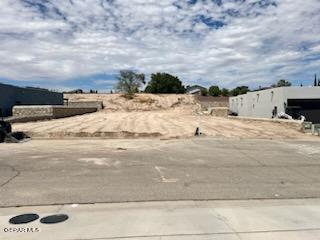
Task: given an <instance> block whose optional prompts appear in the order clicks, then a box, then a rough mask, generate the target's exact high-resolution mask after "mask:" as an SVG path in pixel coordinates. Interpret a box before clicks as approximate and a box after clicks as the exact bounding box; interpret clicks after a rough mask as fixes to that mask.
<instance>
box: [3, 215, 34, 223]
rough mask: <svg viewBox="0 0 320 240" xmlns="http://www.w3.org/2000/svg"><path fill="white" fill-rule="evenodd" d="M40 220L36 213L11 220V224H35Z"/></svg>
mask: <svg viewBox="0 0 320 240" xmlns="http://www.w3.org/2000/svg"><path fill="white" fill-rule="evenodd" d="M38 218H39V215H38V214H34V213H28V214H22V215H18V216H15V217H13V218H10V220H9V223H11V224H25V223H29V222H33V221H35V220H37V219H38Z"/></svg>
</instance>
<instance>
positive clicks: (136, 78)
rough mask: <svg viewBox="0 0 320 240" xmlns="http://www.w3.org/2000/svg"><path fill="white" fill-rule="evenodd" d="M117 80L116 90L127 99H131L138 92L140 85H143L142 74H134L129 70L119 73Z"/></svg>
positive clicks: (143, 77)
mask: <svg viewBox="0 0 320 240" xmlns="http://www.w3.org/2000/svg"><path fill="white" fill-rule="evenodd" d="M117 79H118V84H117V89H118V90H119V91H120V92H123V93H125V95H126V96H128V97H129V98H132V97H133V96H134V94H135V93H136V92H138V91H139V88H140V87H141V86H142V84H145V76H144V74H143V73H141V74H140V73H135V72H134V71H131V70H122V71H120V74H119V76H118V77H117Z"/></svg>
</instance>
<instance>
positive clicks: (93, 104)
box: [67, 101, 104, 110]
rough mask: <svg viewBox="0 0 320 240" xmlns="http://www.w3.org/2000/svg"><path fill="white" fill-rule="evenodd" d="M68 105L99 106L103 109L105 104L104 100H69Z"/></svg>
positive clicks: (98, 107)
mask: <svg viewBox="0 0 320 240" xmlns="http://www.w3.org/2000/svg"><path fill="white" fill-rule="evenodd" d="M67 106H69V107H82V108H92V107H93V108H97V109H98V110H101V109H102V108H103V107H104V106H103V102H102V101H82V102H80V101H79V102H68V104H67Z"/></svg>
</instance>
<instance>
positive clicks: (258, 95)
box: [257, 93, 260, 102]
mask: <svg viewBox="0 0 320 240" xmlns="http://www.w3.org/2000/svg"><path fill="white" fill-rule="evenodd" d="M259 97H260V94H259V93H258V94H257V102H259Z"/></svg>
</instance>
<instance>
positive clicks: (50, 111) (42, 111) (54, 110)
mask: <svg viewBox="0 0 320 240" xmlns="http://www.w3.org/2000/svg"><path fill="white" fill-rule="evenodd" d="M96 111H97V108H96V107H87V108H85V107H83V108H82V107H68V106H14V107H13V117H15V118H22V117H25V118H26V119H28V117H33V118H37V117H39V119H41V118H42V117H44V116H46V117H47V118H49V119H50V118H51V119H53V118H63V117H71V116H75V115H81V114H85V113H92V112H96Z"/></svg>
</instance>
